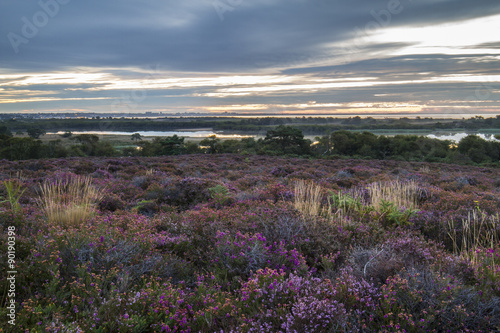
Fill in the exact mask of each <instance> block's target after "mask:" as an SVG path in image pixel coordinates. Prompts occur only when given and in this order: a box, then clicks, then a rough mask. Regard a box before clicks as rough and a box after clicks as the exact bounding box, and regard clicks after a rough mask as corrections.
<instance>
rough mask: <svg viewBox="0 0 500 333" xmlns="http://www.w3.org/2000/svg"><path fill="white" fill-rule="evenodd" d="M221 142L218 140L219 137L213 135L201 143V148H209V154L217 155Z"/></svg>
mask: <svg viewBox="0 0 500 333" xmlns="http://www.w3.org/2000/svg"><path fill="white" fill-rule="evenodd" d="M219 141H220V140H219V139H217V136H215V135H211V136H209V137H208V138H206V139H203V140H201V141H200V147H207V152H208V153H209V154H215V153H217V152H218V148H219V147H218V144H219Z"/></svg>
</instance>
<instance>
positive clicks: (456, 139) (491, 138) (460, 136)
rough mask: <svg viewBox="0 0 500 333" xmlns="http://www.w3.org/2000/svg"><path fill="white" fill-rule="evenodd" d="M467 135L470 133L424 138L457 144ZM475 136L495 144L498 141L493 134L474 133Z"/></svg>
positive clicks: (432, 135) (434, 135)
mask: <svg viewBox="0 0 500 333" xmlns="http://www.w3.org/2000/svg"><path fill="white" fill-rule="evenodd" d="M468 135H470V133H448V134H428V135H426V137H428V138H431V139H439V140H451V141H454V142H459V141H460V140H462V139H463V138H465V137H466V136H468ZM475 135H477V136H478V137H480V138H481V139H484V140H487V141H497V142H499V141H500V140H497V139H496V138H495V135H494V134H482V133H476V134H475Z"/></svg>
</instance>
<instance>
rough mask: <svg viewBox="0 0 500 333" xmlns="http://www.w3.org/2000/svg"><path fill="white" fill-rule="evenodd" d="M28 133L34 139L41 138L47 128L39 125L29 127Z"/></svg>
mask: <svg viewBox="0 0 500 333" xmlns="http://www.w3.org/2000/svg"><path fill="white" fill-rule="evenodd" d="M27 132H28V135H29V136H30V137H31V138H33V139H39V138H40V136H42V135H45V133H47V132H45V130H44V129H42V128H38V127H32V128H29V129H28V131H27Z"/></svg>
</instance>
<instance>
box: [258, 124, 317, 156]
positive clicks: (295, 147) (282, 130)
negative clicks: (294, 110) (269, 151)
mask: <svg viewBox="0 0 500 333" xmlns="http://www.w3.org/2000/svg"><path fill="white" fill-rule="evenodd" d="M264 143H266V144H269V145H271V146H275V147H276V148H278V149H280V150H281V152H282V153H284V154H298V155H304V154H309V153H310V146H309V144H308V141H307V140H305V139H304V134H303V133H302V131H301V130H299V129H297V128H295V127H291V126H284V125H280V126H278V127H276V128H275V129H273V130H269V131H267V134H266V137H265V139H264Z"/></svg>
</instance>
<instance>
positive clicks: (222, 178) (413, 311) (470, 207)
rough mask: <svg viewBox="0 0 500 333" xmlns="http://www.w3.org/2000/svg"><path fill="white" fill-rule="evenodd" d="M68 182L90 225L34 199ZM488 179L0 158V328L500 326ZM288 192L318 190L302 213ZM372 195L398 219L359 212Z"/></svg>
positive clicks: (347, 168)
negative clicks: (83, 195)
mask: <svg viewBox="0 0 500 333" xmlns="http://www.w3.org/2000/svg"><path fill="white" fill-rule="evenodd" d="M14 169H15V170H19V172H16V173H13V172H12V171H11V170H14ZM75 179H86V181H87V183H88V186H91V188H93V189H99V193H98V195H96V196H95V200H94V201H92V203H91V205H90V206H89V207H91V211H89V212H91V213H89V214H87V215H82V218H78V219H77V220H74V221H72V223H53V222H54V221H52V220H51V218H50V216H48V214H47V213H46V212H45V211H44V210H43V209H42V207H41V206H40V200H39V199H40V195H41V194H42V190H41V189H42V187H43V186H44V184H60V186H63V185H64V184H69V183H71V182H73V181H74V180H75ZM492 179H493V180H494V179H500V170H499V169H494V168H479V167H472V166H455V165H446V164H431V163H409V162H396V161H370V162H369V163H368V162H366V161H361V160H305V159H293V158H287V159H284V158H277V157H267V156H249V157H247V158H243V157H241V156H234V155H222V154H221V155H211V156H207V155H185V156H175V157H158V158H137V157H130V158H69V159H52V160H39V161H20V162H13V161H2V163H1V164H0V181H2V182H3V181H7V182H8V183H9V184H16V186H18V187H19V189H20V192H19V193H22V195H21V196H19V197H16V198H15V201H16V202H15V203H14V205H12V202H9V201H8V200H7V198H8V195H9V194H8V189H6V188H5V187H4V186H3V185H0V197H2V198H1V199H0V202H1V203H0V229H1V235H2V236H0V247H2V248H4V249H5V248H7V243H8V238H7V234H8V233H7V230H8V229H7V228H8V227H11V226H14V227H15V228H16V263H15V265H16V270H17V271H18V274H17V276H16V302H17V303H16V306H17V307H16V313H17V318H16V327H15V330H12V329H11V327H7V326H5V325H4V326H0V332H11V331H12V332H38V331H40V332H41V331H44V332H226V333H228V332H282V333H287V332H290V333H292V332H447V331H450V332H494V331H499V330H500V319H499V318H500V316H499V315H498V314H499V313H500V243H499V242H498V240H499V239H500V225H499V224H498V213H499V211H500V196H499V193H500V183H499V182H492V181H491V180H492ZM296 184H308V186H310V187H311V188H314V189H317V193H318V194H321V195H318V196H316V197H315V199H314V203H315V204H316V205H317V207H316V209H315V213H314V214H311V213H310V212H308V211H307V210H306V209H302V208H303V207H302V208H301V207H299V206H297V204H296V203H297V201H300V200H301V198H298V197H297V195H301V194H300V191H296ZM373 184H384V185H385V186H387V191H390V190H391V188H390V186H391V184H411V186H412V189H413V190H412V192H411V195H412V196H411V203H409V204H408V205H411V207H410V206H408V207H403V206H405V205H406V204H402V203H401V202H399V203H398V202H391V201H390V200H393V199H390V198H389V196H383V197H382V198H383V199H384V200H383V201H384V202H387V203H384V204H377V205H374V204H373V202H372V201H373V196H374V193H373V192H370V188H371V187H373V186H374V185H373ZM393 190H397V189H393ZM395 192H397V191H395ZM75 193H76V192H75ZM61 195H62V197H63V198H62V199H64V200H66V201H65V203H67V205H70V206H71V205H73V206H75V207H78V203H77V202H78V201H77V198H76V197H78V195H77V194H74V195H72V194H71V193H69V192H64V193H62V194H61ZM305 197H307V196H305ZM305 197H303V198H302V199H304V198H305ZM335 198H336V199H338V200H336V201H335V200H333V199H335ZM42 199H43V196H42ZM62 199H61V200H62ZM351 199H352V200H351ZM302 201H304V202H305V201H306V200H302ZM393 201H395V200H393ZM12 207H16V211H13V209H12ZM383 207H385V208H386V209H383ZM297 208H299V209H297ZM347 208H349V209H347ZM408 210H411V214H407V215H404V213H405V212H407V211H408ZM475 217H484V218H483V219H478V218H475ZM474 230H476V232H475V233H474ZM482 230H484V231H485V233H483V232H482ZM4 253H5V252H4ZM2 255H3V254H2ZM0 266H1V267H0V268H1V269H2V270H3V271H4V272H5V271H8V270H9V269H8V267H7V261H6V260H2V261H0ZM6 278H7V276H6V275H5V274H4V275H2V276H0V288H2V290H3V289H5V288H6V287H7V284H8V283H9V282H8V281H7V279H6ZM3 302H5V301H3ZM5 305H6V304H2V307H1V308H0V316H2V317H5V316H6V314H7V312H6V311H7V310H6V306H5ZM2 323H3V322H2ZM2 325H3V324H2ZM9 330H10V331H9Z"/></svg>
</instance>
